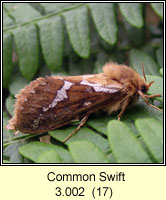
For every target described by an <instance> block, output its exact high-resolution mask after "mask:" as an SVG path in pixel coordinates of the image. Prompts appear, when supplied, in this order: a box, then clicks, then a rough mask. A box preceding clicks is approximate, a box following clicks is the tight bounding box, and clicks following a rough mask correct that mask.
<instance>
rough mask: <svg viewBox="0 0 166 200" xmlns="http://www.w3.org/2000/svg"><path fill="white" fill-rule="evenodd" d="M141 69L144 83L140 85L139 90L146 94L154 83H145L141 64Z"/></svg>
mask: <svg viewBox="0 0 166 200" xmlns="http://www.w3.org/2000/svg"><path fill="white" fill-rule="evenodd" d="M141 67H142V73H143V77H144V83H143V84H142V85H141V88H140V90H141V92H142V93H144V94H146V93H147V91H148V90H149V88H150V86H151V85H152V84H153V83H154V81H151V82H150V83H147V79H146V75H145V71H144V66H143V64H142V65H141Z"/></svg>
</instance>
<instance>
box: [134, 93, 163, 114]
mask: <svg viewBox="0 0 166 200" xmlns="http://www.w3.org/2000/svg"><path fill="white" fill-rule="evenodd" d="M138 94H139V95H140V96H141V97H142V98H143V100H144V101H145V103H146V104H147V105H148V106H150V107H152V108H154V109H156V110H159V111H161V112H162V111H163V110H162V109H160V108H158V107H156V106H154V105H152V104H150V103H149V102H148V100H147V99H146V97H145V95H144V93H143V92H141V90H138Z"/></svg>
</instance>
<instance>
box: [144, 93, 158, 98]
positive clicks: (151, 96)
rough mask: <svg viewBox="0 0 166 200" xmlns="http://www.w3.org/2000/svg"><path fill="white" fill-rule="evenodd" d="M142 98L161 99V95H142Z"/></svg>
mask: <svg viewBox="0 0 166 200" xmlns="http://www.w3.org/2000/svg"><path fill="white" fill-rule="evenodd" d="M144 96H145V97H146V98H149V99H150V98H154V97H161V95H160V94H154V95H147V94H144Z"/></svg>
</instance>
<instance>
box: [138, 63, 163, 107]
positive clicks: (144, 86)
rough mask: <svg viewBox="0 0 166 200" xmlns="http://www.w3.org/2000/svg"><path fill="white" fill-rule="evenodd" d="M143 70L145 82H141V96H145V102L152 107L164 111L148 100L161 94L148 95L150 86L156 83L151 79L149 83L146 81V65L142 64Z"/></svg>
mask: <svg viewBox="0 0 166 200" xmlns="http://www.w3.org/2000/svg"><path fill="white" fill-rule="evenodd" d="M142 72H143V76H144V80H143V83H142V84H140V88H139V89H138V91H137V93H138V94H139V96H141V97H142V98H143V100H144V101H145V103H146V104H147V105H148V106H150V107H152V108H155V109H156V110H160V111H162V109H160V108H158V107H156V106H154V105H152V104H150V103H149V102H148V99H150V98H154V97H160V96H161V95H160V94H155V95H146V93H147V91H148V90H149V88H150V87H151V85H152V84H153V83H154V81H151V82H150V83H147V82H146V76H145V71H144V66H143V64H142Z"/></svg>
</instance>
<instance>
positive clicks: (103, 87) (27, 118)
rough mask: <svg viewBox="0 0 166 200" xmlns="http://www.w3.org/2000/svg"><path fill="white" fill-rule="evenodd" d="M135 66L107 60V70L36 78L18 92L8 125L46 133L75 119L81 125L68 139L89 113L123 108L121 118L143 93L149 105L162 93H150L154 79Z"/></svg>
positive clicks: (14, 128) (104, 68)
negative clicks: (78, 74)
mask: <svg viewBox="0 0 166 200" xmlns="http://www.w3.org/2000/svg"><path fill="white" fill-rule="evenodd" d="M143 75H144V79H143V78H141V76H140V75H139V74H138V73H137V72H135V71H134V70H133V69H132V68H130V67H128V66H125V65H118V64H115V63H107V64H106V65H105V66H104V67H103V73H100V74H93V75H80V76H49V77H45V78H41V77H40V78H38V79H37V80H35V81H32V82H31V83H30V85H28V86H26V87H25V88H24V89H22V90H21V91H20V93H19V94H17V95H16V98H17V99H16V103H15V109H14V116H13V117H12V119H10V121H9V124H8V125H7V129H11V130H16V131H17V130H18V131H21V132H22V133H42V132H47V131H51V130H54V129H57V128H59V127H62V126H64V125H66V124H69V123H71V122H72V121H73V120H77V119H79V120H81V123H80V125H79V126H78V127H77V129H76V130H75V131H73V132H72V133H71V134H70V135H69V136H68V137H67V138H66V139H65V140H64V142H65V141H66V140H67V139H69V138H70V137H71V136H72V135H73V134H74V133H76V132H77V131H78V130H79V129H80V128H81V127H82V126H83V125H84V124H85V122H86V120H87V119H88V116H89V115H90V114H91V113H94V112H96V111H99V110H104V111H106V112H107V113H108V114H111V113H112V112H115V111H117V110H120V113H119V114H118V120H120V118H121V116H122V114H123V113H124V112H125V110H126V108H127V107H128V105H129V104H131V103H133V102H136V101H137V100H138V98H139V96H141V97H142V98H143V100H144V101H145V103H146V104H147V105H148V106H151V107H153V108H155V109H157V110H160V111H161V109H159V108H158V107H156V106H154V105H152V104H150V103H149V102H148V100H147V99H148V98H153V97H159V96H160V95H158V94H157V95H151V96H149V95H146V94H145V93H146V92H147V91H148V89H149V88H150V86H151V84H152V83H153V82H151V83H149V84H148V83H146V77H145V74H144V70H143Z"/></svg>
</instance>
